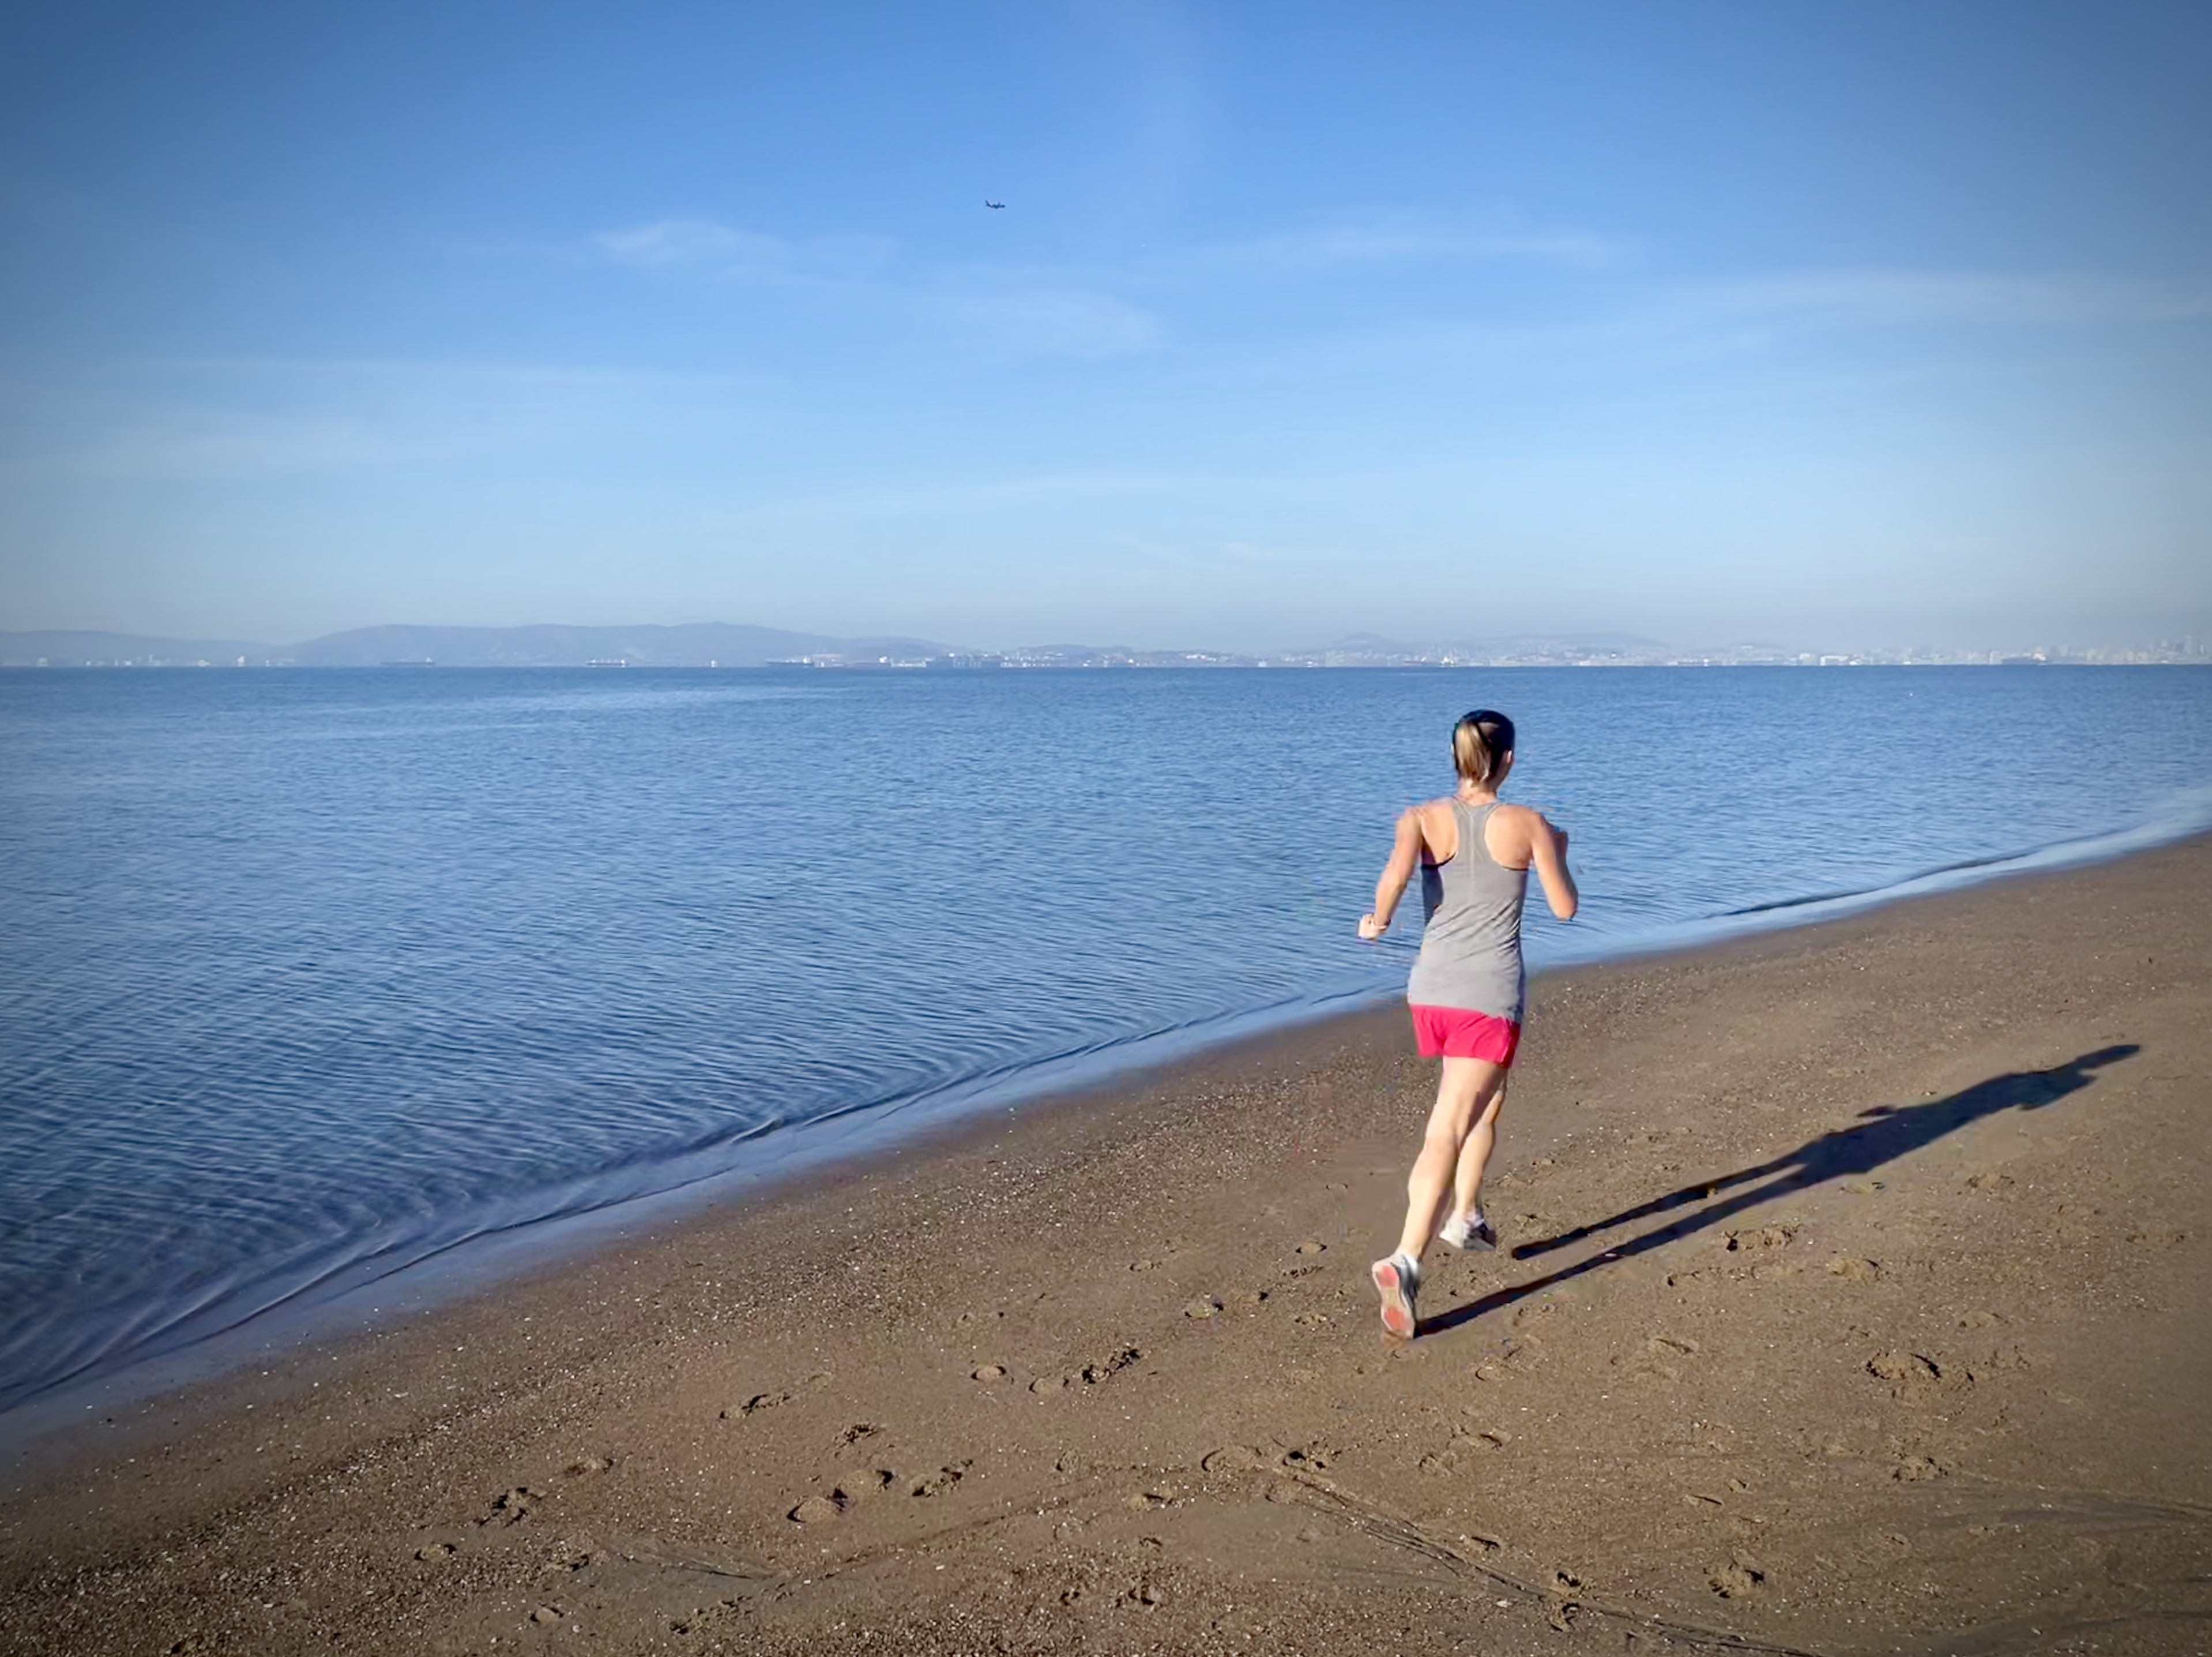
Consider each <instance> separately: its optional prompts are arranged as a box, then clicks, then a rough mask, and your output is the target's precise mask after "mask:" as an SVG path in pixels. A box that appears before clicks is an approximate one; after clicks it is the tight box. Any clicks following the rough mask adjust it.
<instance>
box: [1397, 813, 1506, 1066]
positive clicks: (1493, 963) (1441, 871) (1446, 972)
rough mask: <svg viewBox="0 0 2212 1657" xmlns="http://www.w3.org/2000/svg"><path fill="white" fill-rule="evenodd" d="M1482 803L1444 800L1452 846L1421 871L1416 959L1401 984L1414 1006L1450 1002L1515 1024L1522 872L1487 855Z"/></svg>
mask: <svg viewBox="0 0 2212 1657" xmlns="http://www.w3.org/2000/svg"><path fill="white" fill-rule="evenodd" d="M1497 809H1498V804H1497V802H1496V801H1494V800H1493V801H1492V802H1491V804H1488V805H1469V804H1466V803H1465V802H1463V801H1461V800H1454V801H1453V802H1452V821H1453V822H1454V823H1455V824H1456V825H1457V827H1458V829H1459V851H1458V853H1457V854H1456V855H1455V856H1454V857H1453V859H1452V860H1451V861H1450V862H1449V863H1440V864H1435V865H1428V864H1425V865H1422V868H1421V913H1422V914H1423V915H1424V916H1425V918H1426V920H1427V925H1426V926H1424V927H1423V929H1422V932H1421V954H1420V958H1419V960H1417V961H1415V962H1413V976H1412V977H1411V978H1410V979H1409V980H1407V984H1406V999H1407V1001H1409V1002H1411V1003H1413V1005H1416V1006H1422V1007H1456V1008H1459V1009H1461V1010H1462V1011H1468V1012H1486V1013H1488V1014H1489V1015H1490V1016H1491V1017H1492V1018H1510V1019H1511V1020H1512V1021H1513V1022H1514V1023H1516V1024H1517V1023H1520V1022H1521V1011H1522V998H1523V995H1524V992H1525V990H1526V987H1527V980H1526V976H1525V974H1523V973H1522V967H1521V900H1522V896H1523V895H1525V894H1526V893H1527V891H1528V871H1527V870H1526V869H1508V868H1505V867H1504V866H1503V865H1500V864H1499V863H1498V860H1497V859H1495V858H1493V857H1492V856H1491V855H1490V847H1488V846H1486V844H1484V842H1483V838H1482V835H1483V831H1484V830H1485V829H1487V828H1489V826H1490V814H1491V813H1492V811H1495V810H1497Z"/></svg>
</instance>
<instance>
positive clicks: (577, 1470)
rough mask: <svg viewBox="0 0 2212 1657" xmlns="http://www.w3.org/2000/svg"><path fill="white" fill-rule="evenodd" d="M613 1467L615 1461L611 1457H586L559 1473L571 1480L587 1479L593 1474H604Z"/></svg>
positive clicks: (571, 1463)
mask: <svg viewBox="0 0 2212 1657" xmlns="http://www.w3.org/2000/svg"><path fill="white" fill-rule="evenodd" d="M614 1465H615V1459H614V1458H613V1457H612V1456H611V1455H587V1456H581V1457H579V1458H578V1459H577V1460H574V1461H572V1462H570V1463H569V1464H568V1466H566V1467H563V1468H562V1470H561V1471H562V1472H565V1473H566V1474H568V1477H569V1478H590V1477H591V1476H592V1474H593V1473H603V1472H606V1471H607V1469H609V1468H610V1467H611V1466H614Z"/></svg>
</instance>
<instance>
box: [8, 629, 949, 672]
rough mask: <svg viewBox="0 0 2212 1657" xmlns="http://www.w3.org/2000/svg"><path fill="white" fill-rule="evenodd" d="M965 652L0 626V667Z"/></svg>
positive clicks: (570, 663)
mask: <svg viewBox="0 0 2212 1657" xmlns="http://www.w3.org/2000/svg"><path fill="white" fill-rule="evenodd" d="M966 653H968V652H963V651H961V650H959V649H958V648H957V647H956V646H951V645H943V644H938V643H935V642H933V641H932V640H927V639H901V638H862V639H841V638H834V637H831V636H830V635H829V634H820V633H787V632H785V631H784V630H783V629H781V628H772V627H736V626H731V625H728V624H726V623H724V622H698V623H696V624H695V625H692V626H689V627H365V628H355V629H353V630H352V631H351V632H348V633H332V634H327V635H326V636H325V637H323V638H320V639H310V640H307V642H306V643H304V644H296V645H280V646H272V645H264V644H254V643H251V642H249V641H247V640H242V639H156V638H148V637H145V636H143V635H141V634H131V633H58V632H48V633H0V667H34V666H37V665H40V664H41V663H44V664H45V665H48V666H51V667H85V666H110V665H112V666H121V665H133V666H142V667H190V666H197V665H207V666H210V667H223V666H232V665H236V664H237V663H238V662H239V660H240V658H243V659H245V661H246V664H247V665H251V666H257V667H258V666H260V665H264V664H267V663H276V664H286V665H291V666H295V667H381V666H386V665H401V664H404V665H418V664H422V665H436V666H439V667H583V666H586V665H589V664H591V663H593V662H621V663H624V664H627V665H629V666H632V667H706V666H708V665H710V664H718V665H720V666H723V667H760V666H763V665H766V664H767V663H769V662H772V661H780V660H793V659H809V658H816V659H818V658H823V657H836V658H838V659H842V660H844V661H848V662H854V663H860V662H875V661H880V660H884V659H890V660H892V661H915V660H927V659H933V658H942V657H948V656H951V657H957V656H961V655H963V654H966Z"/></svg>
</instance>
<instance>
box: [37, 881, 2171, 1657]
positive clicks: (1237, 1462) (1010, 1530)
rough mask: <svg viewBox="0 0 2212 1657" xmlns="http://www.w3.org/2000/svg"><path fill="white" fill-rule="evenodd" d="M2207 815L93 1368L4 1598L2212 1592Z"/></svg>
mask: <svg viewBox="0 0 2212 1657" xmlns="http://www.w3.org/2000/svg"><path fill="white" fill-rule="evenodd" d="M2208 1076H2212V841H2206V840H2199V841H2192V842H2190V843H2187V844H2185V845H2181V846H2178V847H2169V848H2166V849H2164V850H2160V851H2157V852H2153V853H2145V854H2143V855H2141V856H2138V857H2136V858H2133V859H2129V860H2127V861H2125V862H2123V863H2118V864H2114V865H2106V866H2104V867H2100V868H2095V869H2090V870H2086V871H2073V872H2069V873H2064V874H2059V875H2053V876H2046V877H2034V878H2028V879H2016V880H2013V881H2008V882H2004V883H1997V884H1993V885H1990V886H1987V887H1984V888H1981V889H1976V890H1973V891H1970V892H1965V893H1959V894H1953V895H1947V896H1942V897H1937V898H1930V899H1923V900H1919V901H1913V902H1910V903H1905V904H1901V905H1899V906H1896V907H1892V908H1889V909H1887V910H1884V911H1881V912H1879V913H1875V914H1871V915H1867V916H1862V917H1859V918H1857V919H1854V920H1846V921H1840V922H1835V923H1832V924H1829V925H1826V926H1820V927H1816V928H1810V929H1807V930H1805V931H1802V932H1794V933H1788V934H1782V935H1778V936H1774V937H1770V938H1765V939H1761V940H1756V941H1753V942H1748V943H1741V944H1732V945H1728V946H1723V947H1720V948H1716V949H1711V950H1704V951H1700V952H1697V953H1693V954H1687V955H1682V956H1668V957H1661V958H1655V959H1652V960H1648V961H1643V962H1630V963H1625V964H1618V965H1614V966H1610V967H1603V968H1589V969H1582V970H1577V971H1574V972H1571V973H1565V974H1558V975H1555V976H1552V977H1548V978H1545V979H1542V980H1539V983H1538V985H1537V988H1536V994H1535V997H1534V1011H1533V1012H1532V1016H1531V1023H1530V1026H1529V1035H1528V1041H1527V1042H1526V1044H1525V1045H1524V1047H1523V1048H1522V1065H1521V1068H1520V1070H1519V1071H1518V1072H1517V1073H1516V1079H1515V1082H1514V1084H1513V1091H1512V1095H1511V1098H1510V1103H1509V1107H1508V1113H1507V1117H1506V1120H1505V1124H1504V1132H1503V1135H1502V1141H1501V1147H1500V1151H1499V1155H1498V1162H1497V1163H1496V1164H1495V1168H1494V1173H1493V1178H1492V1187H1491V1193H1490V1198H1489V1206H1490V1209H1491V1211H1492V1215H1493V1217H1495V1218H1496V1220H1497V1222H1498V1227H1499V1229H1500V1231H1501V1233H1502V1234H1503V1237H1504V1249H1502V1250H1501V1251H1500V1252H1499V1253H1493V1254H1480V1255H1455V1254H1451V1253H1448V1252H1445V1251H1443V1250H1442V1249H1441V1248H1439V1250H1438V1251H1437V1252H1436V1253H1432V1255H1431V1271H1430V1276H1429V1280H1428V1283H1427V1284H1426V1286H1425V1292H1424V1295H1423V1302H1422V1308H1421V1309H1422V1312H1423V1314H1424V1318H1425V1325H1424V1332H1423V1334H1422V1336H1421V1338H1419V1339H1418V1340H1416V1341H1414V1342H1413V1343H1411V1344H1394V1343H1390V1342H1388V1341H1387V1340H1386V1339H1385V1338H1384V1337H1383V1334H1382V1332H1381V1329H1380V1326H1379V1325H1378V1323H1377V1321H1376V1311H1375V1302H1374V1296H1373V1293H1372V1291H1371V1290H1370V1288H1369V1286H1368V1284H1367V1281H1366V1266H1367V1263H1368V1261H1369V1260H1370V1258H1371V1257H1373V1256H1374V1255H1375V1254H1376V1253H1380V1252H1381V1251H1382V1250H1383V1248H1384V1247H1387V1246H1388V1243H1389V1240H1390V1239H1391V1238H1392V1237H1393V1236H1395V1231H1396V1228H1397V1217H1398V1212H1399V1210H1400V1205H1401V1201H1402V1187H1403V1180H1404V1176H1405V1171H1406V1167H1407V1162H1408V1161H1409V1160H1410V1157H1411V1156H1412V1153H1413V1149H1414V1146H1415V1143H1416V1141H1417V1138H1418V1136H1419V1126H1420V1123H1421V1120H1422V1117H1423V1114H1424V1113H1425V1109H1426V1106H1427V1102H1428V1097H1429V1093H1430V1090H1431V1087H1432V1086H1433V1077H1432V1072H1431V1070H1430V1068H1429V1067H1428V1066H1426V1065H1423V1064H1422V1063H1420V1062H1419V1060H1418V1059H1415V1058H1414V1057H1413V1054H1412V1053H1411V1041H1410V1039H1409V1037H1408V1035H1407V1031H1406V1029H1405V1026H1404V1020H1403V1015H1402V1013H1401V1012H1397V1011H1391V1012H1389V1013H1385V1014H1379V1015H1362V1016H1358V1017H1352V1018H1347V1019H1341V1020H1338V1021H1334V1022H1333V1023H1328V1024H1324V1025H1320V1026H1316V1027H1312V1028H1309V1029H1304V1030H1301V1031H1297V1032H1295V1033H1293V1034H1291V1035H1283V1036H1276V1037H1272V1038H1269V1039H1267V1040H1265V1041H1259V1042H1255V1043H1252V1044H1249V1045H1247V1046H1245V1047H1241V1048H1237V1049H1234V1050H1231V1051H1228V1052H1225V1053H1219V1054H1217V1055H1215V1056H1213V1057H1212V1058H1210V1059H1206V1060H1203V1061H1200V1062H1196V1063H1192V1064H1188V1065H1182V1066H1179V1067H1177V1068H1176V1069H1174V1070H1172V1071H1168V1072H1165V1073H1164V1074H1161V1075H1159V1076H1156V1077H1151V1078H1147V1079H1146V1080H1143V1081H1141V1082H1139V1083H1130V1084H1127V1085H1125V1086H1123V1087H1121V1088H1120V1089H1115V1090H1112V1091H1110V1092H1108V1093H1106V1094H1103V1095H1100V1096H1093V1097H1091V1098H1088V1099H1085V1100H1079V1101H1069V1102H1060V1103H1058V1104H1054V1105H1049V1106H1045V1107H1041V1108H1032V1109H1030V1110H1027V1111H1024V1112H1023V1113H1021V1114H1018V1115H1015V1116H1007V1117H1004V1118H1000V1119H996V1120H994V1121H992V1122H990V1123H987V1124H983V1125H970V1126H969V1127H968V1128H967V1129H965V1130H963V1132H960V1133H959V1134H958V1135H957V1136H953V1137H949V1138H939V1139H938V1140H935V1141H933V1142H931V1143H928V1144H917V1145H915V1146H914V1147H911V1148H910V1149H908V1150H906V1151H905V1152H903V1153H902V1154H899V1155H896V1156H889V1157H884V1158H880V1159H878V1160H877V1161H876V1162H872V1163H870V1164H868V1165H866V1166H862V1167H856V1168H848V1169H847V1170H845V1171H843V1172H841V1173H839V1174H836V1175H835V1176H833V1177H830V1178H828V1179H826V1180H817V1181H816V1182H814V1183H813V1184H811V1186H810V1187H807V1188H805V1189H804V1190H799V1191H790V1192H786V1193H781V1194H780V1195H776V1196H774V1197H771V1198H768V1199H754V1200H751V1201H749V1202H747V1203H745V1204H744V1205H732V1206H731V1207H729V1208H727V1209H726V1210H722V1211H710V1212H708V1213H705V1214H702V1215H700V1216H697V1217H694V1218H691V1219H690V1220H687V1221H684V1222H683V1223H678V1224H677V1225H674V1226H672V1227H671V1228H669V1229H666V1230H665V1231H663V1232H661V1233H659V1234H658V1235H654V1236H653V1237H651V1238H648V1239H646V1240H644V1241H639V1242H636V1243H635V1244H633V1245H630V1246H626V1247H620V1248H617V1249H614V1250H611V1251H608V1252H606V1253H602V1254H600V1255H599V1256H596V1257H594V1258H592V1259H589V1260H587V1261H585V1262H582V1263H580V1264H574V1265H570V1266H563V1267H561V1268H559V1269H556V1270H553V1271H549V1272H544V1273H541V1274H540V1275H539V1276H538V1277H537V1278H533V1279H530V1280H527V1281H525V1282H522V1283H520V1284H510V1285H508V1286H506V1287H503V1288H501V1289H499V1290H496V1291H495V1292H492V1293H489V1294H487V1295H483V1296H479V1297H478V1298H477V1299H475V1300H472V1301H470V1302H464V1303H461V1304H458V1305H454V1306H451V1307H447V1308H442V1309H441V1310H438V1311H435V1312H434V1313H431V1314H428V1315H426V1316H422V1317H417V1318H415V1319H412V1320H410V1321H409V1322H408V1323H407V1324H406V1325H405V1326H402V1327H398V1328H394V1329H389V1330H386V1331H383V1332H379V1333H376V1334H374V1335H371V1336H364V1337H356V1338H353V1339H351V1340H349V1341H346V1342H343V1343H339V1344H324V1345H321V1346H316V1347H310V1348H306V1349H302V1350H299V1351H297V1352H295V1353H294V1354H292V1355H290V1356H289V1357H286V1358H285V1359H284V1360H283V1361H282V1362H280V1363H271V1364H270V1365H269V1366H267V1367H268V1369H269V1373H267V1374H265V1375H263V1374H249V1375H244V1376H240V1377H235V1378H233V1379H231V1380H228V1381H224V1382H222V1383H220V1384H217V1385H212V1386H208V1387H201V1388H198V1389H197V1390H196V1391H194V1392H191V1393H187V1394H185V1395H183V1396H181V1397H178V1398H173V1399H167V1400H163V1401H162V1402H161V1404H160V1405H157V1406H155V1407H153V1408H151V1409H148V1410H145V1411H136V1412H134V1413H131V1414H130V1415H126V1416H118V1418H117V1419H116V1420H115V1421H113V1422H112V1423H100V1424H99V1425H96V1426H88V1427H87V1428H85V1429H80V1430H79V1431H78V1432H77V1433H76V1435H75V1436H74V1437H73V1438H71V1439H70V1440H69V1441H67V1442H66V1445H65V1447H64V1448H65V1451H66V1454H67V1458H68V1460H67V1463H66V1465H65V1466H61V1467H59V1468H58V1469H57V1466H56V1461H55V1454H54V1453H52V1452H51V1451H50V1452H49V1453H48V1454H46V1456H44V1457H43V1458H41V1459H40V1460H39V1461H38V1462H37V1463H35V1464H24V1465H34V1466H35V1469H36V1471H34V1472H25V1471H24V1470H23V1466H18V1468H17V1470H16V1472H15V1474H14V1475H13V1476H12V1477H11V1478H10V1479H9V1484H10V1485H11V1486H12V1489H11V1490H10V1491H9V1493H8V1494H6V1495H5V1496H4V1498H0V1652H7V1653H16V1652H40V1653H69V1654H87V1657H90V1654H106V1653H118V1654H121V1653H130V1654H158V1653H164V1652H172V1653H183V1652H199V1653H216V1652H235V1653H289V1652H309V1651H313V1652H329V1651H333V1650H340V1651H343V1650H356V1651H374V1652H380V1653H447V1652H453V1653H460V1652H477V1653H488V1652H494V1651H497V1652H502V1653H503V1652H509V1651H516V1650H521V1651H549V1652H576V1653H626V1652H646V1651H654V1652H659V1651H667V1652H708V1651H718V1650H719V1651H725V1652H748V1653H754V1652H761V1653H780V1652H799V1651H805V1652H810V1653H837V1652H846V1651H867V1650H884V1651H893V1650H896V1651H897V1652H900V1653H902V1654H915V1657H919V1654H931V1653H939V1652H944V1653H953V1652H960V1653H967V1652H997V1651H1012V1652H1028V1651H1036V1652H1094V1651H1095V1652H1100V1653H1104V1652H1114V1653H1127V1652H1136V1651H1164V1652H1216V1651H1219V1652H1243V1651H1297V1652H1301V1653H1324V1654H1327V1653H1337V1652H1346V1653H1350V1652H1358V1653H1360V1654H1363V1657H1365V1654H1374V1653H1378V1652H1396V1651H1416V1652H1438V1653H1441V1652H1444V1651H1455V1652H1456V1651H1480V1652H1482V1653H1486V1654H1489V1653H1519V1652H1531V1653H1535V1652H1542V1653H1562V1654H1571V1653H1581V1652H1586V1651H1587V1652H1600V1651H1602V1652H1609V1653H1618V1652H1622V1651H1630V1652H1634V1651H1658V1650H1662V1649H1670V1648H1684V1649H1723V1648H1732V1649H1738V1650H1765V1651H1796V1652H1816V1653H1823V1654H1830V1653H1833V1654H1842V1653H1854V1654H1856V1653H1868V1654H1871V1653H1876V1652H1895V1651H1902V1652H1908V1653H1928V1654H1935V1653H1997V1652H2038V1653H2043V1652H2102V1653H2118V1654H2151V1653H2160V1654H2163V1653H2169V1652H2190V1651H2201V1650H2205V1649H2207V1648H2212V1315H2208V1310H2207V1308H2212V1246H2208V1245H2212V1195H2208V1193H2212V1108H2208V1107H2212V1084H2208V1081H2207V1077H2208Z"/></svg>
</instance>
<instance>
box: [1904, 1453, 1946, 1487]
mask: <svg viewBox="0 0 2212 1657" xmlns="http://www.w3.org/2000/svg"><path fill="white" fill-rule="evenodd" d="M1950 1471H1951V1470H1950V1468H1948V1466H1945V1465H1944V1464H1943V1463H1942V1462H1940V1461H1938V1460H1936V1458H1935V1457H1934V1456H1932V1455H1909V1456H1906V1457H1905V1458H1904V1460H1901V1461H1899V1463H1898V1464H1897V1466H1894V1467H1893V1468H1891V1469H1890V1472H1889V1476H1890V1477H1891V1478H1893V1479H1895V1480H1897V1481H1898V1482H1899V1484H1922V1483H1924V1482H1925V1481H1926V1480H1929V1479H1931V1478H1942V1477H1943V1476H1944V1475H1945V1474H1946V1473H1948V1472H1950Z"/></svg>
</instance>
